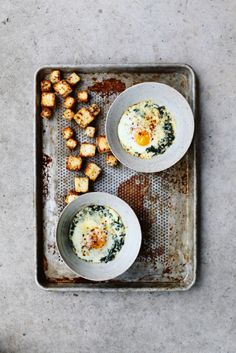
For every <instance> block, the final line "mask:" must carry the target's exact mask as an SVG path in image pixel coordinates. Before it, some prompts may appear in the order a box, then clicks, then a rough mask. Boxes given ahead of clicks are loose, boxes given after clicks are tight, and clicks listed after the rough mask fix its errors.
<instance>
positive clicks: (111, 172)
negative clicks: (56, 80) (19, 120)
mask: <svg viewBox="0 0 236 353" xmlns="http://www.w3.org/2000/svg"><path fill="white" fill-rule="evenodd" d="M52 68H53V67H43V68H40V69H39V70H38V71H37V73H36V75H35V104H36V107H35V126H36V128H35V141H36V143H35V150H36V169H35V211H36V281H37V283H38V284H39V285H40V287H41V288H43V289H46V290H63V291H68V290H69V291H77V290H91V291H93V290H104V291H106V290H123V291H126V290H135V291H172V290H187V289H189V288H190V287H191V286H192V285H193V284H194V282H195V278H196V198H197V195H196V154H195V142H194V141H193V143H192V145H191V147H190V149H189V151H188V152H187V154H186V155H185V156H184V157H183V158H182V160H181V161H180V162H178V163H177V164H176V165H174V166H173V167H172V168H170V169H168V170H166V171H163V172H160V173H154V174H143V173H136V172H134V171H132V170H130V169H128V168H126V167H125V166H123V165H119V167H118V168H111V167H108V166H106V163H105V156H104V155H99V154H97V155H96V157H95V158H94V161H95V162H96V163H97V164H98V165H100V166H101V167H102V169H103V175H102V177H101V178H99V179H98V180H97V181H96V182H95V184H94V191H104V192H109V193H112V194H115V195H118V196H119V197H121V198H122V199H124V200H125V201H126V202H127V203H128V204H129V205H130V206H131V207H132V208H133V209H134V211H135V212H136V214H137V216H138V218H139V220H140V222H141V226H142V232H143V242H142V247H141V251H140V254H139V256H138V258H137V260H136V261H135V263H134V264H133V266H132V267H131V268H130V269H129V270H128V271H127V272H125V273H124V274H123V275H122V276H120V277H117V278H115V279H113V280H110V281H106V282H99V283H96V282H92V281H87V280H84V279H83V278H81V277H78V276H77V275H75V274H74V273H73V272H71V271H70V270H69V269H68V267H67V266H66V265H65V264H64V262H63V260H62V259H61V258H60V255H59V253H58V250H57V247H56V244H55V228H56V224H57V221H58V217H59V215H60V212H61V211H62V210H63V207H64V206H65V204H64V198H65V195H66V193H67V191H68V190H70V189H73V180H74V176H75V173H72V172H69V171H67V170H66V169H65V158H66V156H67V155H68V154H69V152H68V150H67V149H66V147H65V144H64V142H63V140H62V136H61V129H62V128H63V127H65V126H67V125H68V122H66V121H65V119H63V118H62V112H63V108H62V100H61V99H60V98H58V101H57V109H56V111H55V114H54V116H53V118H52V119H50V120H46V119H42V118H41V117H40V94H41V93H40V81H41V80H42V79H43V78H45V77H47V76H48V74H49V73H50V70H51V69H52ZM57 68H59V69H60V70H61V71H62V73H63V75H64V77H66V75H68V73H70V72H72V71H76V72H78V73H79V74H80V76H81V83H80V84H79V85H78V86H79V89H83V88H88V89H89V90H90V93H91V101H90V102H91V103H93V102H96V103H97V104H98V105H99V106H100V107H101V114H100V116H99V117H98V118H97V119H96V127H97V129H98V134H104V123H105V118H106V112H107V110H108V108H109V106H110V104H111V103H112V102H113V100H114V99H115V98H116V97H117V95H119V94H120V92H122V91H123V90H124V89H125V88H127V87H130V86H132V85H134V84H137V83H140V82H147V81H154V82H162V83H166V84H168V85H170V86H172V87H174V88H176V89H177V90H178V91H179V92H180V93H182V94H183V96H184V97H185V98H186V99H187V100H188V102H189V104H190V106H191V107H192V110H193V113H194V114H195V100H196V97H195V95H196V84H195V75H194V72H193V70H192V69H191V68H190V67H189V66H187V65H179V64H176V65H173V64H172V65H167V64H166V65H165V64H162V65H160V64H158V65H121V66H117V65H116V66H115V65H92V66H91V65H81V66H78V67H61V66H60V67H57ZM79 107H80V105H79V104H78V106H77V107H76V108H79ZM69 124H71V125H72V126H73V127H74V128H75V130H76V131H77V139H78V140H79V141H80V142H82V141H86V140H89V139H88V138H87V137H86V136H85V134H84V132H83V131H82V130H79V129H78V127H76V124H75V125H74V122H72V123H69ZM74 153H75V154H76V152H74ZM77 174H80V173H77Z"/></svg>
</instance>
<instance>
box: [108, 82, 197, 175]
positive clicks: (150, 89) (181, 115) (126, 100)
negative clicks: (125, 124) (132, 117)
mask: <svg viewBox="0 0 236 353" xmlns="http://www.w3.org/2000/svg"><path fill="white" fill-rule="evenodd" d="M148 99H151V100H153V101H154V102H155V103H157V104H158V105H160V106H161V105H164V106H165V107H166V108H167V109H168V110H169V112H170V113H171V115H172V116H173V118H174V119H175V121H176V134H175V140H174V142H173V144H172V145H171V146H170V147H169V148H168V149H167V150H166V152H165V153H163V154H162V155H159V156H155V157H153V158H151V159H141V158H138V157H135V156H132V155H130V154H129V153H127V152H126V151H125V150H124V149H123V147H122V145H121V143H120V141H119V137H118V124H119V121H120V118H121V116H122V114H123V113H124V112H125V111H126V109H127V108H128V107H129V106H130V105H133V104H135V103H138V102H140V101H142V100H148ZM193 133H194V117H193V113H192V110H191V108H190V106H189V104H188V102H187V101H186V99H185V98H184V97H183V96H182V95H181V94H180V93H179V92H178V91H176V90H175V89H174V88H172V87H170V86H168V85H165V84H163V83H156V82H144V83H140V84H137V85H134V86H132V87H130V88H128V89H126V90H125V91H124V92H122V93H121V94H120V95H119V96H118V97H117V98H116V99H115V101H114V102H113V104H112V105H111V107H110V109H109V111H108V114H107V120H106V135H107V139H108V143H109V145H110V148H111V150H112V152H113V154H114V155H115V156H116V158H117V159H118V160H119V161H120V162H121V163H122V164H124V165H126V166H127V167H128V168H131V169H133V170H136V171H138V172H144V173H154V172H160V171H162V170H165V169H167V168H169V167H171V166H172V165H174V164H175V163H176V162H178V161H179V160H180V159H181V158H182V157H183V156H184V154H185V153H186V152H187V150H188V148H189V146H190V144H191V141H192V138H193Z"/></svg>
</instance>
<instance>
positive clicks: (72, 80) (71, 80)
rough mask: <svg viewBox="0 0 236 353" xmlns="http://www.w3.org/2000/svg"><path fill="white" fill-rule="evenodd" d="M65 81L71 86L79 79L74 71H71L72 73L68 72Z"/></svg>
mask: <svg viewBox="0 0 236 353" xmlns="http://www.w3.org/2000/svg"><path fill="white" fill-rule="evenodd" d="M66 81H67V82H68V83H69V84H70V85H71V86H74V85H76V84H77V83H78V82H79V81H80V77H79V76H78V75H77V74H76V73H75V72H72V74H70V76H68V77H67V79H66Z"/></svg>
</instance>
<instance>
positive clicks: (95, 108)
mask: <svg viewBox="0 0 236 353" xmlns="http://www.w3.org/2000/svg"><path fill="white" fill-rule="evenodd" d="M89 111H90V112H91V113H92V114H93V115H94V116H97V115H98V114H99V113H100V111H101V109H100V108H99V106H98V105H97V104H96V103H94V104H92V105H91V106H90V107H89Z"/></svg>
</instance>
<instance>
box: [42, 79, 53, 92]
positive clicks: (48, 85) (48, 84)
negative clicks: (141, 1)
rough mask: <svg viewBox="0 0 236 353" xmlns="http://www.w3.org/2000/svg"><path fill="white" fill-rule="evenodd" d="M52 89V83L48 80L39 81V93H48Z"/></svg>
mask: <svg viewBox="0 0 236 353" xmlns="http://www.w3.org/2000/svg"><path fill="white" fill-rule="evenodd" d="M51 88H52V83H51V82H50V81H49V80H42V81H41V91H42V92H50V91H51Z"/></svg>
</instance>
